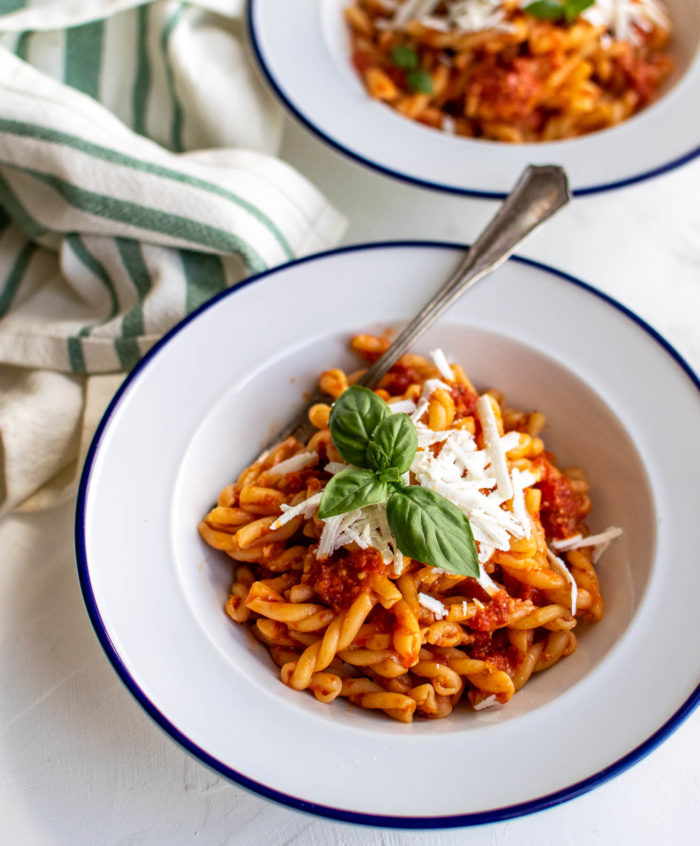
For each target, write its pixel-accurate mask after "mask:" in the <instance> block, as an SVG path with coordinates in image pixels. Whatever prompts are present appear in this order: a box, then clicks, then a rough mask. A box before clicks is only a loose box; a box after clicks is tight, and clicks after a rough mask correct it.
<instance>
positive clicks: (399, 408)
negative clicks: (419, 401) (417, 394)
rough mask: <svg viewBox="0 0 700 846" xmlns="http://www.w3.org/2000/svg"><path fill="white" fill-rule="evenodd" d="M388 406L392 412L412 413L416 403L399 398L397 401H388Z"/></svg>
mask: <svg viewBox="0 0 700 846" xmlns="http://www.w3.org/2000/svg"><path fill="white" fill-rule="evenodd" d="M389 408H390V409H391V412H392V414H399V413H403V414H413V412H414V411H415V410H416V404H415V402H413V400H410V399H407V400H399V401H398V402H390V403H389Z"/></svg>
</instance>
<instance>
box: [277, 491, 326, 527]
mask: <svg viewBox="0 0 700 846" xmlns="http://www.w3.org/2000/svg"><path fill="white" fill-rule="evenodd" d="M321 496H322V492H321V491H319V492H318V493H315V494H312V496H310V497H308V499H305V500H304V501H303V502H300V503H298V504H297V505H287V504H286V503H283V504H282V505H281V506H280V507H281V509H282V514H281V516H279V517H278V518H277V519H276V520H275V522H274V523H272V524H271V526H270V528H271V529H280V528H281V527H282V526H284V524H285V523H289V521H290V520H293V519H294V518H295V517H298V516H299V514H303V515H304V517H305V518H307V519H310V518H311V517H313V516H314V512H315V511H316V509H317V508H318V504H319V502H321Z"/></svg>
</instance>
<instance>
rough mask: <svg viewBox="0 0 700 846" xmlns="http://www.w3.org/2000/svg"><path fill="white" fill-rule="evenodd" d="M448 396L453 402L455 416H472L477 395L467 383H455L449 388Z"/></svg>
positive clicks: (457, 417)
mask: <svg viewBox="0 0 700 846" xmlns="http://www.w3.org/2000/svg"><path fill="white" fill-rule="evenodd" d="M450 396H451V397H452V402H453V403H454V404H455V418H456V419H457V420H460V419H461V418H462V417H472V416H473V414H474V410H475V409H476V401H477V400H478V399H479V395H478V394H477V392H476V391H472V389H471V388H470V387H469V386H468V385H462V384H461V383H460V384H457V385H454V387H452V388H450Z"/></svg>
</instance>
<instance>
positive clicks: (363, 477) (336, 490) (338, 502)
mask: <svg viewBox="0 0 700 846" xmlns="http://www.w3.org/2000/svg"><path fill="white" fill-rule="evenodd" d="M388 495H389V486H388V485H387V483H386V482H382V481H381V479H379V478H378V477H377V476H376V475H375V474H374V473H372V472H371V471H370V470H357V469H355V468H354V467H349V468H348V469H347V470H341V471H340V473H336V475H335V476H333V478H332V479H331V480H330V482H329V483H328V484H327V485H326V487H325V488H324V489H323V495H322V497H321V504H320V505H319V507H318V516H319V517H320V518H321V519H322V520H327V519H328V518H329V517H336V516H337V515H338V514H345V513H346V512H347V511H354V510H355V509H356V508H361V507H362V506H363V505H376V504H377V503H378V502H384V500H385V499H386V498H387V496H388Z"/></svg>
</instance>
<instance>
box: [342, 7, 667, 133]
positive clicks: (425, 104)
mask: <svg viewBox="0 0 700 846" xmlns="http://www.w3.org/2000/svg"><path fill="white" fill-rule="evenodd" d="M345 17H346V20H347V23H348V25H349V29H350V33H351V38H352V62H353V64H354V66H355V68H356V70H357V71H358V73H359V74H360V76H361V77H362V80H363V82H364V85H365V87H366V89H367V91H368V92H369V94H370V96H372V97H374V98H375V99H377V100H381V101H383V102H385V103H387V104H388V105H390V106H391V107H392V108H394V109H396V110H397V111H398V112H399V113H401V114H402V115H404V116H405V117H408V118H412V119H413V120H416V121H419V122H420V123H423V124H426V125H428V126H431V127H434V128H436V129H442V130H444V131H446V132H449V133H453V134H454V133H456V134H457V135H463V136H468V137H473V138H484V139H489V140H492V141H508V142H530V141H553V140H557V139H563V138H571V137H573V136H577V135H583V134H585V133H589V132H593V131H596V130H600V129H604V128H606V127H610V126H614V125H615V124H618V123H620V122H621V121H623V120H625V119H626V118H628V117H630V115H632V114H634V113H635V112H637V111H639V110H640V109H642V108H644V107H645V106H647V105H648V104H649V103H651V102H652V101H653V100H654V98H655V97H656V96H657V94H658V91H659V88H660V86H661V85H662V83H663V82H664V80H665V79H666V78H667V77H668V75H669V74H670V72H671V70H672V68H673V62H672V60H671V58H670V57H669V56H668V55H667V53H666V52H665V51H666V48H667V46H668V42H669V39H670V32H671V27H670V23H669V19H668V15H667V13H666V11H665V8H664V7H663V5H662V3H661V2H660V0H595V2H594V1H593V0H523V2H519V0H352V2H351V3H350V4H349V5H348V6H347V7H346V9H345Z"/></svg>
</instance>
